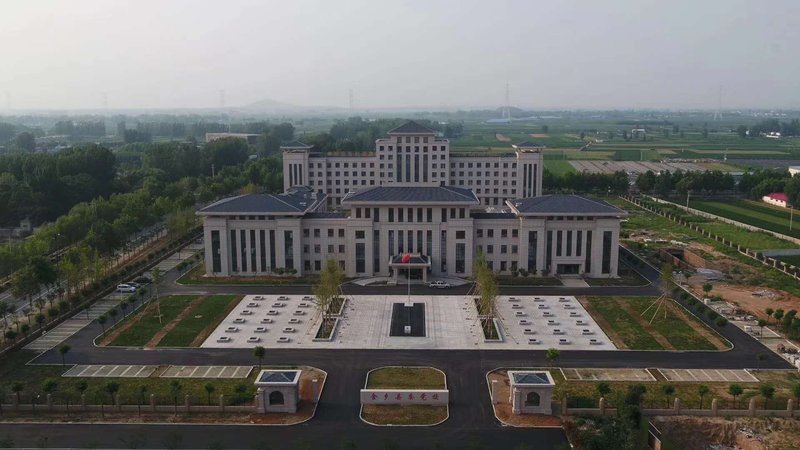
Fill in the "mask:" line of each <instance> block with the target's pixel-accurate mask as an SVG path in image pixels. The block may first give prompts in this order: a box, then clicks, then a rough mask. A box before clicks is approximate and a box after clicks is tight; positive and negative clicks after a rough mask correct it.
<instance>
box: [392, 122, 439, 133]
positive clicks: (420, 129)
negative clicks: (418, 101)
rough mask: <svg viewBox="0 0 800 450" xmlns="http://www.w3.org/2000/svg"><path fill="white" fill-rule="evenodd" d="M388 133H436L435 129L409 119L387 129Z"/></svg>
mask: <svg viewBox="0 0 800 450" xmlns="http://www.w3.org/2000/svg"><path fill="white" fill-rule="evenodd" d="M388 134H436V131H434V130H431V129H430V128H428V127H426V126H423V125H420V124H418V123H417V122H414V121H413V120H409V121H408V122H406V123H404V124H402V125H400V126H399V127H397V128H393V129H391V130H389V132H388Z"/></svg>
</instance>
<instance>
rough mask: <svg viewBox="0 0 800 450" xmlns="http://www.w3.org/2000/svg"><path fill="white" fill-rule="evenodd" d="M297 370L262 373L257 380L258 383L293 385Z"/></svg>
mask: <svg viewBox="0 0 800 450" xmlns="http://www.w3.org/2000/svg"><path fill="white" fill-rule="evenodd" d="M298 372H299V371H298V370H286V371H280V372H278V371H264V372H263V373H262V374H261V377H260V378H259V379H258V382H259V383H293V382H294V379H295V378H296V377H297V373H298Z"/></svg>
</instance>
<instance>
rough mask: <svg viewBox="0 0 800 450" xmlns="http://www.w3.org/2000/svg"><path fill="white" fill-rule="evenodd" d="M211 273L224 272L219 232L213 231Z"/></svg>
mask: <svg viewBox="0 0 800 450" xmlns="http://www.w3.org/2000/svg"><path fill="white" fill-rule="evenodd" d="M211 271H212V272H214V273H218V272H222V255H220V239H219V230H211Z"/></svg>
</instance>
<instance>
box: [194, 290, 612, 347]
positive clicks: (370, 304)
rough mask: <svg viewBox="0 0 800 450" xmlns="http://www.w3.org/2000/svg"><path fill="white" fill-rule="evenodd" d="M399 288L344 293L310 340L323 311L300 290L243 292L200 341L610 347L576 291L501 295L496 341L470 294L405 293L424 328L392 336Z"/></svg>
mask: <svg viewBox="0 0 800 450" xmlns="http://www.w3.org/2000/svg"><path fill="white" fill-rule="evenodd" d="M408 299H409V298H408V297H407V296H405V295H384V296H380V295H376V296H350V297H348V301H347V305H346V307H345V310H344V313H343V315H342V317H341V318H340V321H339V325H338V328H337V332H336V334H335V336H334V339H333V340H331V341H315V340H314V337H315V334H316V330H317V328H318V327H319V322H320V320H321V317H320V316H319V314H318V313H317V312H316V310H315V308H314V299H313V298H312V297H308V296H302V295H249V296H246V297H245V298H244V299H242V301H241V302H240V303H239V304H238V305H237V306H236V307H235V308H234V309H233V310H232V311H231V313H230V314H228V316H227V317H226V318H225V319H224V320H223V321H222V322H221V323H220V325H219V326H218V327H217V329H216V330H214V332H212V333H211V335H210V336H209V337H208V339H206V341H205V342H204V343H203V344H202V346H203V347H223V348H224V347H228V348H241V347H254V346H256V345H261V346H263V347H266V348H285V347H295V348H359V349H370V348H396V349H503V350H532V349H546V348H549V347H556V348H559V349H561V350H614V349H616V347H614V345H613V344H612V343H611V341H610V340H609V339H608V337H607V336H606V335H605V333H603V331H602V330H601V329H600V327H599V326H598V325H597V323H595V321H594V320H593V319H592V317H591V316H590V315H589V314H588V313H587V312H586V310H584V309H583V307H582V306H581V305H580V303H579V302H578V301H577V300H576V299H575V298H574V297H555V296H549V297H546V296H542V297H534V296H517V297H509V296H500V297H498V299H497V315H498V324H499V325H500V328H501V329H500V334H501V335H502V336H503V341H502V342H485V340H484V339H483V332H482V330H481V325H480V320H479V318H478V314H477V310H476V308H475V304H474V302H473V300H472V297H467V296H425V295H417V296H411V298H410V300H411V302H412V303H423V304H424V305H425V335H424V336H418V337H417V336H415V337H410V336H409V337H406V336H394V337H393V336H390V335H389V330H390V326H391V314H392V308H393V305H394V304H395V303H405V302H406V301H407V300H408Z"/></svg>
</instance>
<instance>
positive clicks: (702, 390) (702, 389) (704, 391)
mask: <svg viewBox="0 0 800 450" xmlns="http://www.w3.org/2000/svg"><path fill="white" fill-rule="evenodd" d="M709 392H711V391H710V390H709V389H708V386H706V385H705V384H701V385H700V386H697V395H699V396H700V409H703V398H705V396H706V395H708V393H709Z"/></svg>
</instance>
